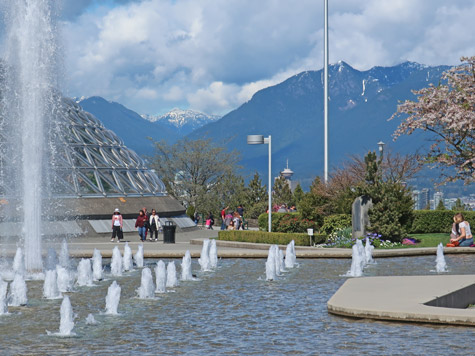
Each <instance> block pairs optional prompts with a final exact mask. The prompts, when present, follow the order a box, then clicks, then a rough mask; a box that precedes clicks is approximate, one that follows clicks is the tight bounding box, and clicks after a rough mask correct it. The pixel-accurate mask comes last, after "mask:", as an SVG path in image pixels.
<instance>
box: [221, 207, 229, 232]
mask: <svg viewBox="0 0 475 356" xmlns="http://www.w3.org/2000/svg"><path fill="white" fill-rule="evenodd" d="M228 209H229V207H228V206H227V207H225V208H223V210H221V230H226V210H228Z"/></svg>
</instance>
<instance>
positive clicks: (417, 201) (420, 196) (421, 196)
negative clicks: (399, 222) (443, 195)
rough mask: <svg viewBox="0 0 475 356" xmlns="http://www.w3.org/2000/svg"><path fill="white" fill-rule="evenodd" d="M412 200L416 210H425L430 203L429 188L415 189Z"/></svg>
mask: <svg viewBox="0 0 475 356" xmlns="http://www.w3.org/2000/svg"><path fill="white" fill-rule="evenodd" d="M412 200H413V201H414V210H424V209H425V208H426V207H427V206H428V205H429V189H427V188H424V189H421V190H413V191H412Z"/></svg>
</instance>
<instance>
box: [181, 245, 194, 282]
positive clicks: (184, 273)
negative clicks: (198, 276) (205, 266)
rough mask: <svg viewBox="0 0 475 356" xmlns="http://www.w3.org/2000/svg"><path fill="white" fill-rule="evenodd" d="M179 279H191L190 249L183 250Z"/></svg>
mask: <svg viewBox="0 0 475 356" xmlns="http://www.w3.org/2000/svg"><path fill="white" fill-rule="evenodd" d="M181 280H182V281H192V280H193V274H192V273H191V254H190V251H188V250H187V251H186V252H185V256H183V259H182V262H181Z"/></svg>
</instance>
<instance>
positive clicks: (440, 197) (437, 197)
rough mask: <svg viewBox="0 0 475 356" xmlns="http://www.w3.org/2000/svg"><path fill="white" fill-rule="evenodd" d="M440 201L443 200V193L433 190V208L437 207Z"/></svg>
mask: <svg viewBox="0 0 475 356" xmlns="http://www.w3.org/2000/svg"><path fill="white" fill-rule="evenodd" d="M440 201H442V202H444V193H442V192H435V193H434V209H437V207H438V206H439V203H440Z"/></svg>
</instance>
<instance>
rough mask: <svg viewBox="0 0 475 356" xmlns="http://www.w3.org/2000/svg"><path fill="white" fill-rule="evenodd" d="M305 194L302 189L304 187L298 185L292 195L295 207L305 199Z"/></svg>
mask: <svg viewBox="0 0 475 356" xmlns="http://www.w3.org/2000/svg"><path fill="white" fill-rule="evenodd" d="M304 195H305V193H304V191H303V189H302V186H301V185H300V183H299V184H297V186H296V187H295V189H294V192H293V193H292V201H293V203H294V204H295V205H299V203H300V201H301V200H302V199H303V197H304Z"/></svg>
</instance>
